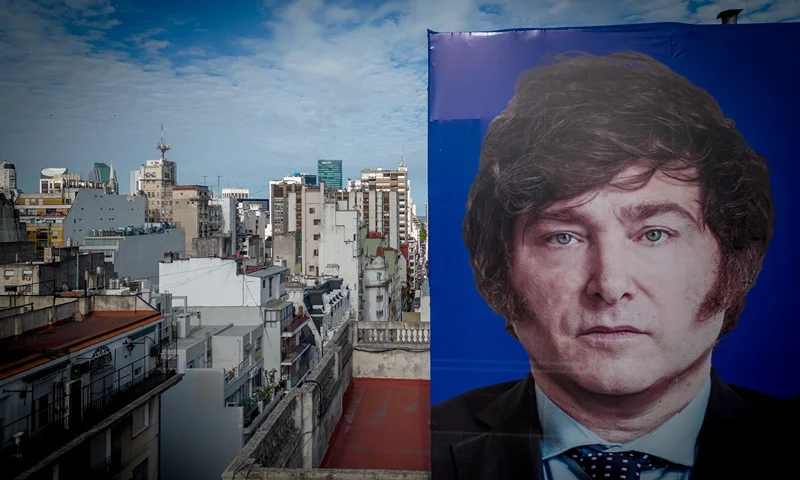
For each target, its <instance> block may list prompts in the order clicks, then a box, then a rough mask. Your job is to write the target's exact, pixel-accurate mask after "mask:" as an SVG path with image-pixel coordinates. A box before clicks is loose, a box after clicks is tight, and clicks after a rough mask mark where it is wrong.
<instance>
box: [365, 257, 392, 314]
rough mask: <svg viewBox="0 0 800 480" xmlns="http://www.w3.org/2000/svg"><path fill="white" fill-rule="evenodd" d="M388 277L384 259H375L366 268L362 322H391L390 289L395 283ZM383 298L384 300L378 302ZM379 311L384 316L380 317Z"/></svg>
mask: <svg viewBox="0 0 800 480" xmlns="http://www.w3.org/2000/svg"><path fill="white" fill-rule="evenodd" d="M398 253H399V252H398ZM379 277H380V279H379ZM388 277H389V270H388V268H387V267H386V262H385V260H384V259H383V257H373V259H372V264H370V265H368V266H367V267H366V268H364V307H363V308H364V309H363V312H362V320H367V321H376V320H377V321H384V322H385V321H389V320H390V318H389V317H390V314H389V296H390V295H391V294H390V292H389V288H390V287H391V286H392V284H393V283H394V282H392V281H391V279H390V278H388ZM381 296H382V297H383V298H382V299H380V300H378V298H379V297H381ZM393 301H394V300H393ZM378 311H383V315H382V316H380V317H379V316H378V313H377V312H378Z"/></svg>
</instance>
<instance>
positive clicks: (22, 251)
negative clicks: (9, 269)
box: [0, 228, 36, 265]
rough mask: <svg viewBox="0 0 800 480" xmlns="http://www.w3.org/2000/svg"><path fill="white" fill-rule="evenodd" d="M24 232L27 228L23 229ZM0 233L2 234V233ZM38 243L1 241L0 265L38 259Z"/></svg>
mask: <svg viewBox="0 0 800 480" xmlns="http://www.w3.org/2000/svg"><path fill="white" fill-rule="evenodd" d="M22 231H23V233H24V232H25V229H24V228H23V229H22ZM0 235H2V234H1V233H0ZM35 247H36V244H34V243H33V242H28V241H24V240H21V241H18V242H0V265H8V264H9V263H19V262H32V261H34V260H35V259H36V253H35Z"/></svg>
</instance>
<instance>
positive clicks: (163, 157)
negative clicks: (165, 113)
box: [156, 123, 172, 160]
mask: <svg viewBox="0 0 800 480" xmlns="http://www.w3.org/2000/svg"><path fill="white" fill-rule="evenodd" d="M156 148H157V149H159V150H161V160H166V159H167V151H169V150H172V145H170V144H169V143H166V142H164V124H163V123H162V124H161V141H160V142H158V143H156Z"/></svg>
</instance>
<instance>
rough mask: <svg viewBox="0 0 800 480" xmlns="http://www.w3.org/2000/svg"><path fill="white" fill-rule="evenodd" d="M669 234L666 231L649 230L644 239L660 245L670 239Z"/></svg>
mask: <svg viewBox="0 0 800 480" xmlns="http://www.w3.org/2000/svg"><path fill="white" fill-rule="evenodd" d="M668 236H669V234H667V232H665V231H664V230H648V231H646V232H645V234H644V235H643V238H644V239H645V240H647V241H648V242H651V243H660V242H663V241H664V240H666V239H667V238H668Z"/></svg>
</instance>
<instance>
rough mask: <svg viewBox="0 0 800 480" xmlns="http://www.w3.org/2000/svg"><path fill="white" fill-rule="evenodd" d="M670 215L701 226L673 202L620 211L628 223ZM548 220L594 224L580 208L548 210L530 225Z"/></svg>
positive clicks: (697, 220) (633, 206) (627, 208)
mask: <svg viewBox="0 0 800 480" xmlns="http://www.w3.org/2000/svg"><path fill="white" fill-rule="evenodd" d="M669 213H672V214H676V215H678V216H681V217H683V218H684V219H686V220H688V221H690V222H691V223H693V224H694V225H695V226H698V227H699V226H700V225H701V221H700V220H699V219H697V218H696V217H695V216H694V215H692V213H691V212H689V210H687V209H686V208H684V207H683V206H681V205H679V204H677V203H675V202H672V201H663V202H645V203H640V204H638V205H630V206H626V207H623V208H622V209H621V210H620V217H621V218H622V219H624V220H626V221H634V222H635V221H643V220H647V219H648V218H652V217H655V216H657V215H664V214H669ZM548 220H549V221H555V222H565V223H583V224H589V223H592V218H591V216H590V215H588V214H586V213H584V212H582V211H580V210H579V208H578V207H567V208H557V209H546V210H544V211H543V212H541V213H539V214H538V215H535V216H534V217H533V218H531V219H530V222H529V223H530V224H535V223H537V222H539V221H548Z"/></svg>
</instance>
